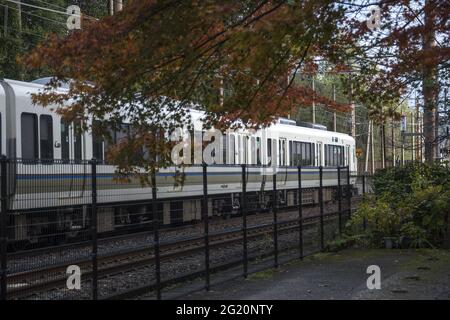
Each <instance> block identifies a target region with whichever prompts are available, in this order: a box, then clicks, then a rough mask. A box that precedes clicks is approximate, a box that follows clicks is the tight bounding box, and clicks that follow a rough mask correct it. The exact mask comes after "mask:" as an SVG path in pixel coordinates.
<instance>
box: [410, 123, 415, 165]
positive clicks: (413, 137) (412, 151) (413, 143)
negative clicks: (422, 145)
mask: <svg viewBox="0 0 450 320" xmlns="http://www.w3.org/2000/svg"><path fill="white" fill-rule="evenodd" d="M411 132H412V150H411V160H412V161H413V162H414V161H415V160H416V159H415V151H416V137H415V135H416V130H415V126H414V116H413V115H412V114H411Z"/></svg>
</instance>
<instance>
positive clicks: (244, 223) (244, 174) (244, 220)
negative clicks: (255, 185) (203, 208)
mask: <svg viewBox="0 0 450 320" xmlns="http://www.w3.org/2000/svg"><path fill="white" fill-rule="evenodd" d="M246 171H247V170H246V165H245V164H243V165H242V204H241V205H242V227H243V230H242V231H243V233H244V234H243V237H244V242H243V248H242V249H243V257H242V258H243V263H244V278H247V274H248V244H247V194H246V193H247V172H246Z"/></svg>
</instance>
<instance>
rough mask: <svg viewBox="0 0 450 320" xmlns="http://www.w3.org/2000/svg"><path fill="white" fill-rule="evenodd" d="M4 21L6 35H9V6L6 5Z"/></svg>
mask: <svg viewBox="0 0 450 320" xmlns="http://www.w3.org/2000/svg"><path fill="white" fill-rule="evenodd" d="M3 9H4V10H5V11H4V21H3V32H4V35H5V37H7V36H8V6H4V7H3Z"/></svg>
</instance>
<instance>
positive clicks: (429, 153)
mask: <svg viewBox="0 0 450 320" xmlns="http://www.w3.org/2000/svg"><path fill="white" fill-rule="evenodd" d="M431 4H432V1H430V0H427V1H425V9H424V12H425V32H424V34H423V50H424V52H430V53H431V51H432V50H433V48H434V47H435V46H436V41H435V38H434V37H435V35H434V34H435V32H434V21H433V18H432V14H431V12H430V11H431ZM422 91H423V98H424V106H423V109H424V114H423V132H424V138H425V161H426V162H427V163H432V162H434V160H435V156H436V150H437V144H436V142H437V141H436V140H437V139H436V138H437V137H436V123H437V119H436V97H437V92H438V84H437V71H436V66H434V65H429V64H425V63H424V66H423V79H422Z"/></svg>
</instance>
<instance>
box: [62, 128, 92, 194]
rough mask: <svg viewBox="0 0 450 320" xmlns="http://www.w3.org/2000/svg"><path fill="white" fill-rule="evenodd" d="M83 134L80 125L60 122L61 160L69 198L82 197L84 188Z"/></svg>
mask: <svg viewBox="0 0 450 320" xmlns="http://www.w3.org/2000/svg"><path fill="white" fill-rule="evenodd" d="M83 148H84V143H83V134H82V133H81V132H80V124H73V123H66V122H64V121H63V120H61V160H62V163H63V164H64V165H65V167H66V169H65V173H70V177H69V178H68V183H69V185H70V187H69V197H73V198H78V197H82V196H83V194H84V190H85V187H86V169H87V167H86V164H85V163H83V161H82V160H83Z"/></svg>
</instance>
